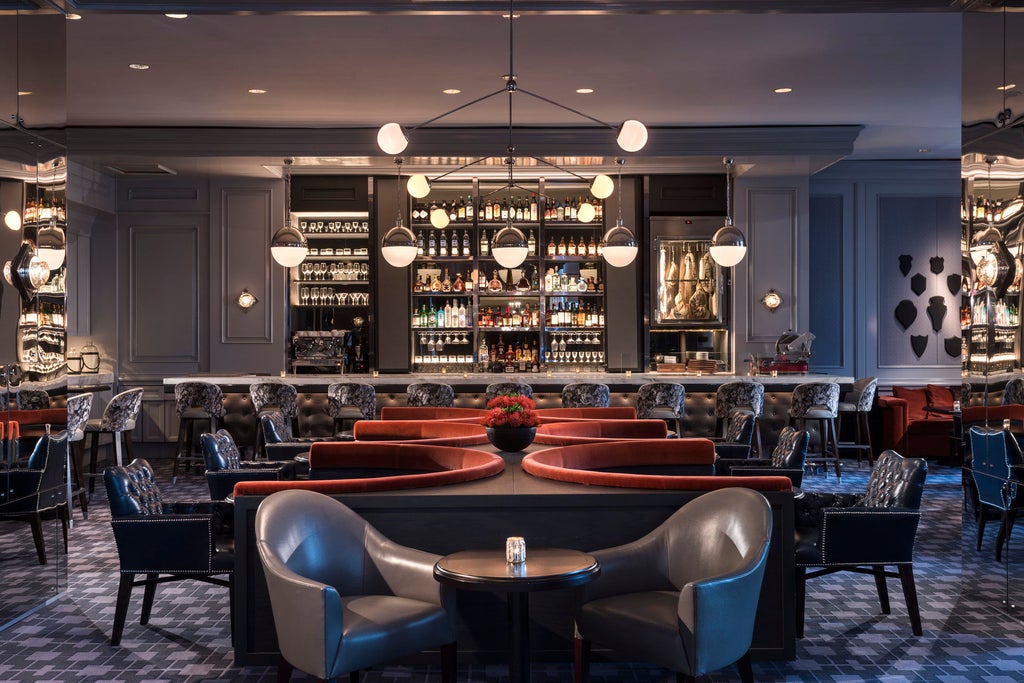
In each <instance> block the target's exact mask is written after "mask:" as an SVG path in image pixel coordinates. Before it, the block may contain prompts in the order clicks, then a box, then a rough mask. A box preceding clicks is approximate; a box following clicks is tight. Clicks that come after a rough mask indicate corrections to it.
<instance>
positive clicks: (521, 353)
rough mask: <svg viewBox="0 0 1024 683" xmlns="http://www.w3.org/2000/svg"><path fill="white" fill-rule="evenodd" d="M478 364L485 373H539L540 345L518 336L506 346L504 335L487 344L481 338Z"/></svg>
mask: <svg viewBox="0 0 1024 683" xmlns="http://www.w3.org/2000/svg"><path fill="white" fill-rule="evenodd" d="M477 363H478V365H479V366H481V369H482V370H483V371H484V372H531V371H532V372H537V371H538V370H539V368H540V345H539V344H538V343H537V341H536V340H531V339H530V338H529V337H524V336H522V335H518V336H516V337H515V338H514V340H513V341H510V342H509V343H508V345H507V346H506V345H505V337H504V335H498V341H497V342H493V341H492V342H491V344H490V346H488V344H487V339H486V338H485V337H481V339H480V346H479V348H477Z"/></svg>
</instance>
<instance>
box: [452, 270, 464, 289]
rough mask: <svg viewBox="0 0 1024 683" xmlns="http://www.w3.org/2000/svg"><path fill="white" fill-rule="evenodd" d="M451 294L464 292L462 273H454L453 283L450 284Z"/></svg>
mask: <svg viewBox="0 0 1024 683" xmlns="http://www.w3.org/2000/svg"><path fill="white" fill-rule="evenodd" d="M452 291H453V292H464V291H466V283H465V282H463V281H462V273H455V282H454V283H453V284H452Z"/></svg>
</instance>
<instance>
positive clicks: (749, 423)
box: [724, 413, 754, 446]
mask: <svg viewBox="0 0 1024 683" xmlns="http://www.w3.org/2000/svg"><path fill="white" fill-rule="evenodd" d="M753 435H754V416H753V415H752V414H751V413H734V414H733V416H732V418H731V419H730V420H729V429H727V430H726V432H725V439H724V441H725V443H739V444H744V445H746V446H749V445H750V441H751V437H752V436H753Z"/></svg>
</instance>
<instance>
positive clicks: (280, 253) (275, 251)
mask: <svg viewBox="0 0 1024 683" xmlns="http://www.w3.org/2000/svg"><path fill="white" fill-rule="evenodd" d="M292 161H293V159H285V160H284V163H285V166H284V196H285V211H284V227H283V228H281V229H280V230H278V231H277V232H276V233H274V237H273V238H272V239H271V240H270V255H271V256H273V257H274V260H275V261H277V262H278V263H279V264H280V265H282V266H284V267H285V268H294V267H295V266H297V265H299V264H300V263H302V262H303V261H305V260H306V254H308V253H309V243H308V242H306V236H305V235H303V234H302V233H301V232H299V231H298V230H296V229H295V228H293V227H292V226H291V215H292V176H291V165H292Z"/></svg>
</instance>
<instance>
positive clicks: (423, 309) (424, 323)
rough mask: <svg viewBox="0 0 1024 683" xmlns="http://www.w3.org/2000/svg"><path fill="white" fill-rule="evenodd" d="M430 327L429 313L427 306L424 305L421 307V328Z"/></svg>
mask: <svg viewBox="0 0 1024 683" xmlns="http://www.w3.org/2000/svg"><path fill="white" fill-rule="evenodd" d="M428 325H430V316H429V314H428V313H427V305H426V304H423V305H422V306H420V327H427V326H428Z"/></svg>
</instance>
